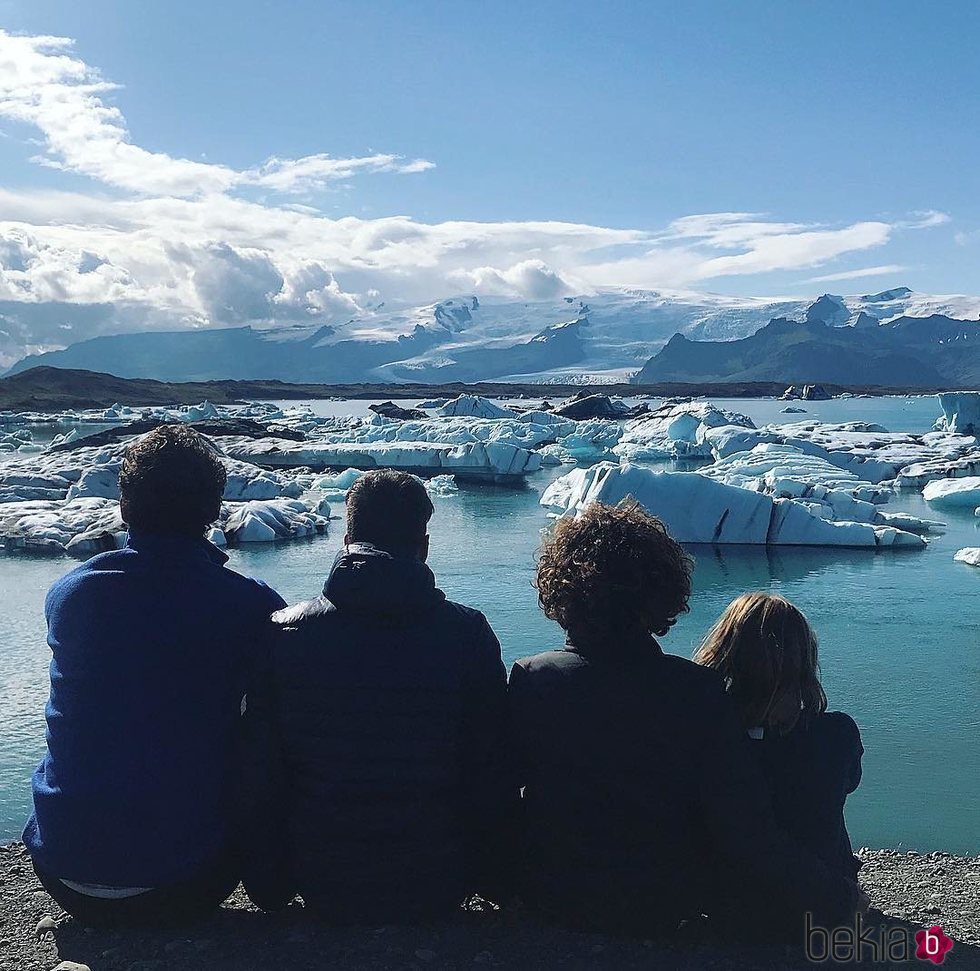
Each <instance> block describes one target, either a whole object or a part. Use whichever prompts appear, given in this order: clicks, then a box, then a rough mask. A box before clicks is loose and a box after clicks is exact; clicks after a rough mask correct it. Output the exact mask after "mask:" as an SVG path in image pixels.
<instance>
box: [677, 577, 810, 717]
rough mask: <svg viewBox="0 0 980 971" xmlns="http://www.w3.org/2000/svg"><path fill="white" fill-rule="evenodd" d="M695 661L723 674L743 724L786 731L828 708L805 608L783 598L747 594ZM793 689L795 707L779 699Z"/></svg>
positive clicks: (723, 619)
mask: <svg viewBox="0 0 980 971" xmlns="http://www.w3.org/2000/svg"><path fill="white" fill-rule="evenodd" d="M694 660H695V662H696V663H698V664H702V665H704V666H705V667H708V668H713V669H714V670H716V671H718V672H719V674H721V675H722V677H723V678H724V679H725V684H726V685H727V688H728V693H729V694H730V695H731V696H732V698H733V699H734V701H735V704H736V706H737V708H738V712H739V715H740V717H741V719H742V724H743V726H744V727H745V728H751V727H753V726H756V725H761V726H764V727H768V728H770V729H772V730H773V731H776V732H779V733H785V732H788V731H789V730H790V729H792V728H793V726H794V725H795V724H796V722H797V721H798V720H799V718H800V717H801V716H802V717H804V718H806V717H808V716H810V715H813V714H819V713H820V712H824V711H826V710H827V696H826V694H824V690H823V687H822V685H821V684H820V664H819V660H818V658H817V637H816V634H814V632H813V628H812V627H810V624H809V621H807V619H806V617H805V616H804V615H803V612H802V611H801V610H799V609H798V608H797V607H795V606H794V605H793V604H791V603H790V602H789V601H788V600H786V599H785V598H783V597H779V596H775V595H773V594H768V593H746V594H742V596H740V597H737V598H736V599H735V600H733V601H732V602H731V603H730V604H729V605H728V607H727V609H726V610H725V612H724V613H723V614H722V615H721V617H720V618H719V620H718V622H717V623H716V624H715V626H714V627H712V629H711V630H710V631H709V632H708V635H707V637H705V639H704V641H703V642H702V644H701V646H700V647H699V648H698V649H697V651H696V652H695V654H694ZM791 693H795V694H797V695H798V697H799V706H798V707H795V706H794V708H793V710H792V711H789V710H787V711H785V712H783V711H781V710H780V709H779V708H778V707H777V702H779V701H780V700H781V699H783V698H785V697H787V696H791Z"/></svg>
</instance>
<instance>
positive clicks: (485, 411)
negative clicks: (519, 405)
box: [439, 394, 517, 418]
mask: <svg viewBox="0 0 980 971" xmlns="http://www.w3.org/2000/svg"><path fill="white" fill-rule="evenodd" d="M439 414H440V415H442V416H443V417H445V418H515V417H516V416H517V412H516V411H511V410H510V409H509V408H501V407H500V405H498V404H494V402H492V401H491V400H490V399H489V398H481V397H479V396H478V395H471V394H461V395H460V396H459V397H458V398H453V399H452V401H447V402H446V403H445V404H444V405H441V406H440V407H439Z"/></svg>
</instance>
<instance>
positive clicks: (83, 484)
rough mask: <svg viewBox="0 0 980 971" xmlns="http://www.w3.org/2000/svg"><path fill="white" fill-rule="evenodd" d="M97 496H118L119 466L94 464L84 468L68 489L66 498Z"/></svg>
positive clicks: (114, 497)
mask: <svg viewBox="0 0 980 971" xmlns="http://www.w3.org/2000/svg"><path fill="white" fill-rule="evenodd" d="M83 497H97V498H100V499H118V498H119V466H118V465H94V466H92V468H90V469H86V470H85V471H84V472H83V473H82V474H81V477H80V478H79V480H78V481H77V482H74V483H72V486H71V488H70V489H69V490H68V495H67V498H68V499H81V498H83Z"/></svg>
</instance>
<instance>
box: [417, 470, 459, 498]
mask: <svg viewBox="0 0 980 971" xmlns="http://www.w3.org/2000/svg"><path fill="white" fill-rule="evenodd" d="M425 488H426V490H427V491H428V493H429V495H430V496H438V497H439V498H442V499H445V498H447V497H449V496H454V495H456V493H457V492H459V486H457V485H456V479H455V478H454V477H453V476H451V475H434V476H433V477H432V478H431V479H426V481H425Z"/></svg>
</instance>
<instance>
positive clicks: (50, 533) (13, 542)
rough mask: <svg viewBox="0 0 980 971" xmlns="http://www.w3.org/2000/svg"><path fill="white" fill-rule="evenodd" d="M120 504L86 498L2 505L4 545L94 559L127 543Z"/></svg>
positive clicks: (0, 517)
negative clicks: (95, 556) (94, 554)
mask: <svg viewBox="0 0 980 971" xmlns="http://www.w3.org/2000/svg"><path fill="white" fill-rule="evenodd" d="M125 535H126V533H125V527H124V526H123V523H122V520H121V519H120V517H119V503H118V502H115V501H114V500H112V499H99V498H84V499H73V500H72V501H71V502H64V501H62V500H56V501H52V500H43V501H25V502H5V503H0V542H2V544H3V545H4V546H5V547H6V548H7V549H27V550H31V549H33V550H50V551H54V552H68V553H71V554H72V555H74V556H80V557H85V556H91V555H92V554H93V553H99V552H102V551H103V550H107V549H115V548H116V547H118V546H121V545H122V544H123V542H124V541H125Z"/></svg>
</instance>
